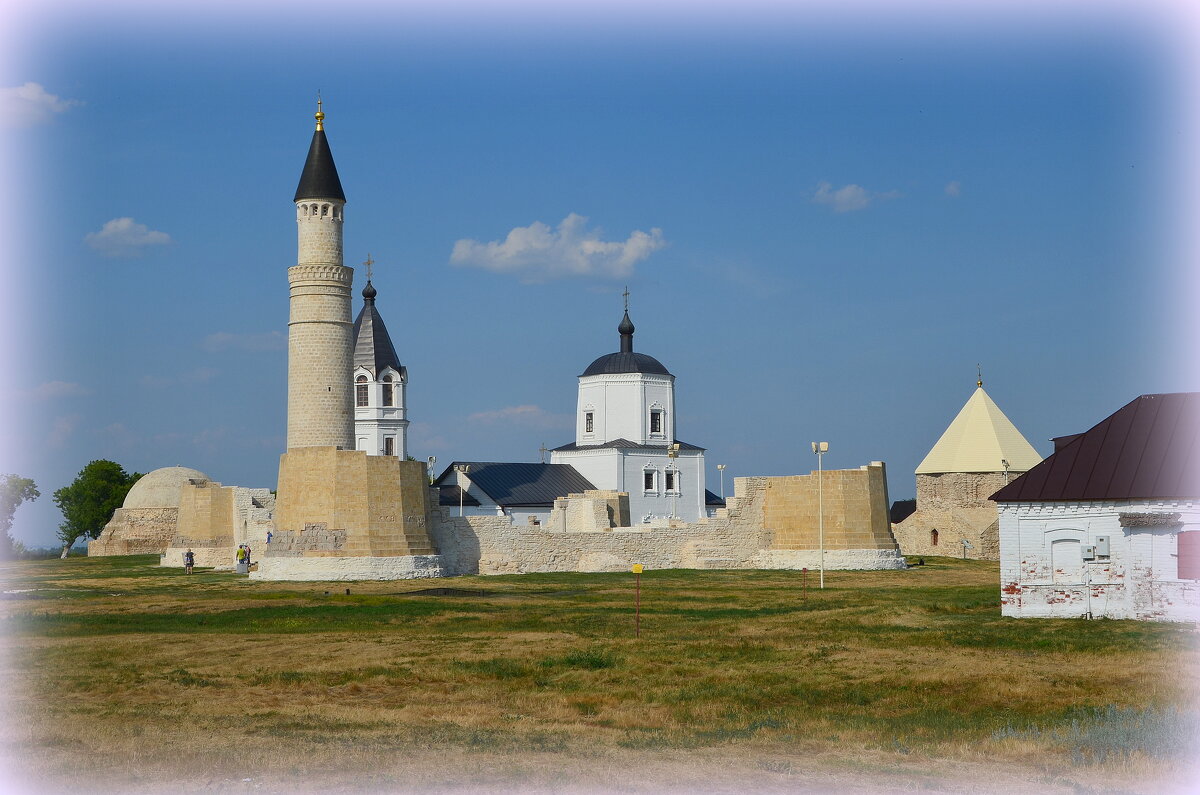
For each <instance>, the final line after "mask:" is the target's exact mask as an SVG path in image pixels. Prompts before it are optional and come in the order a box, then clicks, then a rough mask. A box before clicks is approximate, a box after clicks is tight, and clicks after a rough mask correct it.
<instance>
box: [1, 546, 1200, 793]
mask: <svg viewBox="0 0 1200 795" xmlns="http://www.w3.org/2000/svg"><path fill="white" fill-rule="evenodd" d="M156 564H157V558H155V557H124V558H98V559H97V558H93V559H87V558H73V559H68V560H65V561H58V560H51V561H24V562H20V563H13V564H5V567H4V569H3V577H4V581H5V583H6V584H5V586H4V588H5V594H4V596H5V600H4V603H3V622H4V623H3V625H4V627H5V633H4V634H5V638H6V641H7V647H8V653H7V655H6V659H5V662H4V673H5V681H6V682H7V683H8V685H9V687H8V692H9V696H8V699H9V705H8V711H9V719H8V721H7V726H6V728H5V732H6V734H5V737H4V740H5V744H4V749H5V755H6V756H7V758H8V764H9V765H10V767H11V768H12V773H13V775H18V776H20V777H23V780H24V781H25V782H26V786H28V787H32V788H34V789H45V790H47V791H60V790H64V789H65V790H80V791H84V790H88V791H91V790H96V789H109V790H121V791H165V790H171V791H176V790H180V789H184V790H191V789H208V790H229V791H241V790H246V791H263V790H267V791H271V790H280V791H282V790H290V791H332V790H336V791H376V790H439V791H460V790H478V791H497V790H501V791H503V790H540V791H592V790H597V791H598V790H615V791H647V792H649V791H664V790H665V791H701V790H703V791H728V792H742V791H747V790H752V789H753V790H758V791H813V792H819V791H835V790H836V791H876V790H883V789H887V790H893V789H894V790H906V789H907V790H911V789H931V790H938V789H945V790H966V789H970V790H974V791H989V792H990V791H997V792H999V791H1005V792H1024V791H1035V790H1036V791H1042V792H1055V791H1062V792H1077V791H1134V792H1161V791H1164V789H1170V788H1171V786H1172V785H1175V786H1178V787H1180V788H1181V791H1182V787H1184V784H1183V782H1184V777H1185V771H1186V768H1187V765H1188V763H1189V762H1188V756H1189V754H1190V752H1191V751H1192V750H1194V749H1195V747H1196V740H1197V724H1196V721H1195V719H1194V718H1195V712H1194V710H1193V705H1194V704H1196V703H1197V701H1196V696H1197V686H1196V682H1195V676H1194V674H1195V672H1196V670H1197V668H1196V662H1197V652H1196V649H1195V643H1194V639H1195V632H1194V629H1193V628H1192V627H1190V626H1179V625H1170V624H1156V623H1150V622H1134V621H1090V622H1085V621H1061V620H1022V621H1017V620H1013V619H1003V618H1001V617H1000V610H999V598H998V597H999V595H998V589H997V586H996V582H997V567H996V565H995V564H992V563H984V562H976V561H959V560H951V559H941V558H935V559H931V560H929V562H928V565H925V566H923V567H915V568H913V569H910V570H908V571H888V572H869V573H867V572H863V573H857V572H831V573H829V574H827V577H826V585H827V587H826V589H825V590H824V591H818V590H816V589H814V588H812V585H813V584H814V580H815V578H814V577H812V576H810V577H809V586H810V587H809V589H808V590H807V591H806V592H802V590H801V575H800V573H799V572H783V571H772V572H745V571H742V572H734V571H729V572H715V571H652V572H647V573H646V574H644V575H643V576H642V604H641V630H642V633H641V637H640V638H635V637H634V593H633V584H634V583H633V575H631V574H546V575H524V576H503V577H460V578H455V579H448V580H408V581H400V582H382V583H354V584H346V583H261V582H253V583H252V582H249V581H248V580H246V579H245V578H244V577H237V576H235V575H232V574H228V573H211V572H205V571H203V570H201V571H200V572H199V573H197V574H195V575H192V576H190V577H188V576H185V575H184V574H183V573H182V572H181V571H180V570H178V569H162V568H159V567H158V566H157V565H156ZM347 587H349V589H350V594H349V595H347V594H346V593H345V590H346V588H347ZM422 592H425V593H422Z"/></svg>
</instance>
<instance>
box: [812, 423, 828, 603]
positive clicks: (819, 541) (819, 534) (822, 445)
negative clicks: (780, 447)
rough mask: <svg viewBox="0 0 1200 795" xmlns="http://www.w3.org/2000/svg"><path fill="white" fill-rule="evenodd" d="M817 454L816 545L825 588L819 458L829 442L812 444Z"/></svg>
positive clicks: (822, 583) (822, 500)
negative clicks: (819, 555) (819, 553)
mask: <svg viewBox="0 0 1200 795" xmlns="http://www.w3.org/2000/svg"><path fill="white" fill-rule="evenodd" d="M812 451H813V452H814V453H816V454H817V544H818V546H819V547H820V549H821V587H822V588H824V587H825V476H824V470H823V469H822V468H821V456H823V455H825V454H826V453H828V452H829V442H813V443H812Z"/></svg>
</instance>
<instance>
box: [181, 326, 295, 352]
mask: <svg viewBox="0 0 1200 795" xmlns="http://www.w3.org/2000/svg"><path fill="white" fill-rule="evenodd" d="M200 347H201V348H203V349H204V350H206V351H208V352H209V353H219V352H221V351H227V350H238V351H253V352H255V353H259V352H262V351H282V350H285V349H286V348H287V336H286V335H285V334H284V333H283V332H280V331H264V332H262V333H260V334H235V333H232V332H229V331H218V332H216V333H215V334H209V335H208V336H207V337H205V338H204V340H203V341H202V342H201V343H200Z"/></svg>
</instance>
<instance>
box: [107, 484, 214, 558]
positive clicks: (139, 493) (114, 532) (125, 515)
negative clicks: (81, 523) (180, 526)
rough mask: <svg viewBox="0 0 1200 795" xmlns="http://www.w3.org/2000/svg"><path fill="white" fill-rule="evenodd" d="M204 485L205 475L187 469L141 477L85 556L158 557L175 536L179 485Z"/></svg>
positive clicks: (180, 487)
mask: <svg viewBox="0 0 1200 795" xmlns="http://www.w3.org/2000/svg"><path fill="white" fill-rule="evenodd" d="M207 482H208V475H205V474H204V473H203V472H200V471H199V470H196V469H189V468H188V467H163V468H162V469H156V470H154V471H153V472H150V473H149V474H146V475H143V476H142V477H141V478H140V479H139V480H138V482H137V483H134V484H133V488H131V489H130V490H129V494H127V495H126V496H125V503H124V504H123V505H122V506H121V507H120V508H118V509H117V512H116V513H114V514H113V518H112V519H111V520H110V521H109V523H108V524H106V525H105V526H104V530H102V531H101V533H100V535H99V536H98V537H97V538H95V539H93V540H92V541H90V542H88V555H89V556H102V555H161V554H162V553H163V552H164V551H165V550H166V548H167V545H168V544H169V543H170V542H171V538H172V536H174V535H175V526H176V523H177V522H178V520H179V495H180V491H181V490H182V489H183V486H184V485H185V484H189V483H190V484H199V483H207Z"/></svg>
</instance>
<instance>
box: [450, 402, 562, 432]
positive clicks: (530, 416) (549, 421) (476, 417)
mask: <svg viewBox="0 0 1200 795" xmlns="http://www.w3.org/2000/svg"><path fill="white" fill-rule="evenodd" d="M571 419H572V418H571V417H569V416H567V415H565V414H552V413H550V412H548V411H546V410H545V409H544V408H542V407H541V406H531V405H526V406H508V407H506V408H502V409H496V410H495V411H480V412H476V413H475V414H472V415H470V416H469V417H467V421H468V422H477V423H482V424H484V425H495V424H496V423H501V422H503V423H513V424H517V425H526V426H531V427H535V428H569V427H570V426H571Z"/></svg>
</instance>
